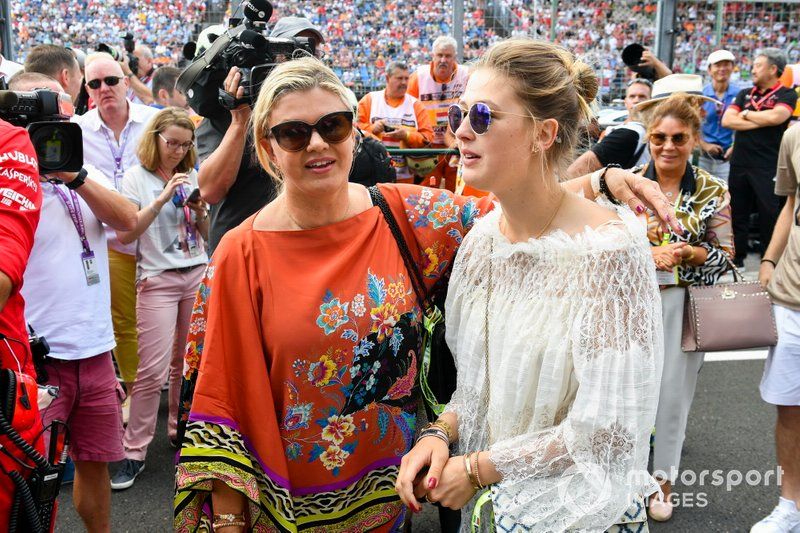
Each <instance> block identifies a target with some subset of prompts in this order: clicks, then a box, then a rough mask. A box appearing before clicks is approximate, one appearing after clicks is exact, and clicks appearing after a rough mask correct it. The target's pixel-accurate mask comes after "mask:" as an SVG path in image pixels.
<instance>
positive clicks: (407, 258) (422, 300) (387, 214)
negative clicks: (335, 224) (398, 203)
mask: <svg viewBox="0 0 800 533" xmlns="http://www.w3.org/2000/svg"><path fill="white" fill-rule="evenodd" d="M369 196H370V198H372V205H376V206H378V207H379V208H380V210H381V213H383V218H384V219H385V220H386V223H387V224H388V225H389V229H390V230H392V236H393V237H394V240H395V242H396V243H397V247H398V248H399V249H400V255H401V256H402V257H403V263H404V264H405V265H406V270H408V275H409V277H410V278H411V285H412V286H413V287H414V293H416V295H417V300H418V301H419V304H420V306H421V307H422V312H423V313H425V312H426V311H427V310H428V307H429V306H430V305H431V303H430V301H429V300H428V294H427V291H426V290H425V283H424V282H423V281H422V275H421V274H420V272H419V269H418V268H417V265H416V263H414V258H413V256H412V255H411V250H409V249H408V244H406V240H405V238H404V237H403V233H402V232H401V231H400V226H398V225H397V219H395V218H394V215H393V214H392V210H391V209H390V208H389V205H388V204H387V203H386V198H384V197H383V193H381V191H380V189H378V186H377V185H373V186H372V187H369Z"/></svg>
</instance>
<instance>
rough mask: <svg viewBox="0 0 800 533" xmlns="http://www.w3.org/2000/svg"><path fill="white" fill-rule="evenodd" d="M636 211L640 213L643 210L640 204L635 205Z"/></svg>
mask: <svg viewBox="0 0 800 533" xmlns="http://www.w3.org/2000/svg"><path fill="white" fill-rule="evenodd" d="M636 212H637V213H639V214H640V215H641V214H642V213H643V212H644V207H642V206H640V205H637V206H636Z"/></svg>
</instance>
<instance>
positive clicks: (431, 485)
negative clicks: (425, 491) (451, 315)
mask: <svg viewBox="0 0 800 533" xmlns="http://www.w3.org/2000/svg"><path fill="white" fill-rule="evenodd" d="M436 483H437V481H436V478H435V477H432V478H430V479H429V480H428V488H429V489H435V488H436Z"/></svg>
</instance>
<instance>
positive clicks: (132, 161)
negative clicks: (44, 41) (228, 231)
mask: <svg viewBox="0 0 800 533" xmlns="http://www.w3.org/2000/svg"><path fill="white" fill-rule="evenodd" d="M128 86H129V80H128V78H127V77H126V76H125V75H124V74H123V72H122V67H121V66H120V64H119V63H118V62H116V61H114V59H113V58H112V57H111V56H109V55H108V54H103V53H96V54H90V55H89V56H88V57H87V58H86V88H87V91H88V92H89V96H90V97H91V98H92V100H93V101H94V102H95V104H96V105H97V107H96V108H95V109H92V110H91V111H89V112H87V113H86V114H85V115H82V116H79V117H75V119H74V120H75V122H77V123H78V124H80V126H81V130H82V132H83V155H84V159H85V161H86V163H89V164H91V165H93V166H95V167H97V168H98V169H99V170H100V171H101V172H102V173H103V174H104V175H105V176H106V177H107V178H109V179H110V180H111V183H112V184H113V186H114V188H115V189H117V190H119V188H120V187H121V186H122V177H123V175H124V174H125V171H126V170H127V169H128V168H130V167H132V166H135V165H138V164H139V158H138V157H137V156H136V148H137V146H138V144H139V138H140V137H141V135H142V133H143V132H144V131H145V130H146V128H147V123H148V122H149V121H150V119H151V118H152V117H153V115H155V114H156V113H157V112H158V110H156V109H154V108H152V107H148V106H144V105H140V104H134V103H131V102H130V101H128V100H127V98H126V97H125V94H126V91H127V90H128ZM107 237H108V247H109V252H108V261H109V266H110V275H111V315H112V317H113V320H114V335H115V336H116V340H117V348H116V350H115V351H114V357H115V359H116V360H117V366H118V367H119V371H120V374H121V376H122V380H123V381H124V383H125V386H126V388H127V390H128V391H130V387H132V386H133V381H134V379H135V378H136V367H137V365H138V362H139V358H138V355H137V342H136V338H137V337H136V287H135V283H136V243H132V244H129V245H124V244H122V243H120V242H119V240H118V239H117V237H116V234H115V233H114V231H113V230H108V231H107Z"/></svg>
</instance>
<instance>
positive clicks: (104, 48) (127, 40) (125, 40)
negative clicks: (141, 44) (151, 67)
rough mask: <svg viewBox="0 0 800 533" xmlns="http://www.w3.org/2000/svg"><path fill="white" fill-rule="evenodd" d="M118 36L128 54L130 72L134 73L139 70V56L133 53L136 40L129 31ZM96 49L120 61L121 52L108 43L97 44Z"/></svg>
mask: <svg viewBox="0 0 800 533" xmlns="http://www.w3.org/2000/svg"><path fill="white" fill-rule="evenodd" d="M120 37H121V38H122V46H123V47H124V49H125V53H126V55H127V56H128V66H129V67H130V69H131V72H133V73H134V75H136V73H137V72H138V71H139V58H138V57H136V56H135V55H133V50H134V49H135V48H136V41H135V40H134V38H133V34H132V33H130V32H127V33H123V34H120ZM97 51H98V52H105V53H107V54H108V55H110V56H111V57H113V58H114V61H122V54H121V52H120V51H119V50H118V49H116V48H115V47H113V46H111V45H110V44H107V43H100V44H98V45H97Z"/></svg>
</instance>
